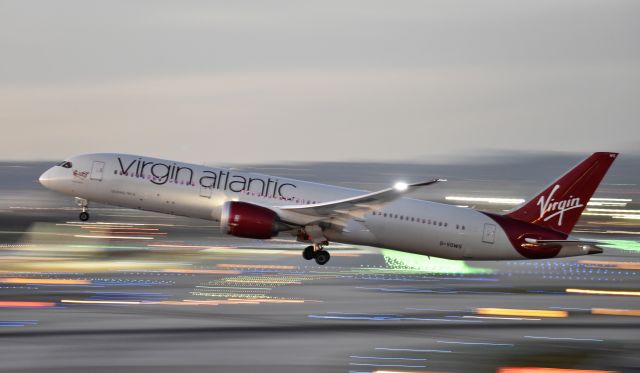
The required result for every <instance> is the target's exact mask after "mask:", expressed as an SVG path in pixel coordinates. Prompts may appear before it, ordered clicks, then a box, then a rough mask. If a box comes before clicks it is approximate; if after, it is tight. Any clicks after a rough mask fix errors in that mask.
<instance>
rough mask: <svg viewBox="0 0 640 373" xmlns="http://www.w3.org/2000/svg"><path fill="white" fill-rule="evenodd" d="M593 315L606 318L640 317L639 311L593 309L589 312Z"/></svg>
mask: <svg viewBox="0 0 640 373" xmlns="http://www.w3.org/2000/svg"><path fill="white" fill-rule="evenodd" d="M591 313H592V314H593V315H608V316H640V310H624V309H613V308H593V309H592V310H591Z"/></svg>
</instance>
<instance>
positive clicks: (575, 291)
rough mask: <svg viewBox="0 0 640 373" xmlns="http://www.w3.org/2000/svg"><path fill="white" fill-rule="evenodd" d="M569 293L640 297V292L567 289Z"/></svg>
mask: <svg viewBox="0 0 640 373" xmlns="http://www.w3.org/2000/svg"><path fill="white" fill-rule="evenodd" d="M566 292H567V293H576V294H594V295H628V296H634V297H640V291H630V290H593V289H567V290H566Z"/></svg>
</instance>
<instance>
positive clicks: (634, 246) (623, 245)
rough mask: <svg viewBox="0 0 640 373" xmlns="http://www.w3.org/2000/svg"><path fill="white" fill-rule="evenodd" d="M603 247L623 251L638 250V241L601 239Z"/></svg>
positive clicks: (639, 244) (639, 246) (639, 247)
mask: <svg viewBox="0 0 640 373" xmlns="http://www.w3.org/2000/svg"><path fill="white" fill-rule="evenodd" d="M602 242H604V243H605V245H602V246H603V247H606V248H610V249H619V250H625V251H635V252H640V242H638V241H632V240H603V241H602Z"/></svg>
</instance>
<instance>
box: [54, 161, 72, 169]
mask: <svg viewBox="0 0 640 373" xmlns="http://www.w3.org/2000/svg"><path fill="white" fill-rule="evenodd" d="M56 166H60V167H64V168H71V167H73V164H72V163H71V162H67V161H62V162H60V163H58V164H57V165H56Z"/></svg>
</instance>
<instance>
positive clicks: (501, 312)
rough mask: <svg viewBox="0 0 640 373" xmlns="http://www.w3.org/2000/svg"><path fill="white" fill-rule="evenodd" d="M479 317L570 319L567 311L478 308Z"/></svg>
mask: <svg viewBox="0 0 640 373" xmlns="http://www.w3.org/2000/svg"><path fill="white" fill-rule="evenodd" d="M476 314H478V315H498V316H531V317H568V316H569V313H568V312H567V311H549V310H523V309H511V308H476Z"/></svg>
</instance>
